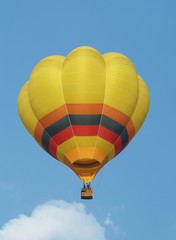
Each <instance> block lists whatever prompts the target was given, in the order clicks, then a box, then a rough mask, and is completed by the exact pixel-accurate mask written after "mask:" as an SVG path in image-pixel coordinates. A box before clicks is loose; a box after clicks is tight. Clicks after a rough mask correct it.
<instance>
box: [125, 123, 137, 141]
mask: <svg viewBox="0 0 176 240" xmlns="http://www.w3.org/2000/svg"><path fill="white" fill-rule="evenodd" d="M126 129H127V132H128V137H129V140H128V142H130V141H131V139H132V138H133V137H134V135H135V128H134V125H133V122H132V120H130V121H129V123H128V124H127V126H126Z"/></svg>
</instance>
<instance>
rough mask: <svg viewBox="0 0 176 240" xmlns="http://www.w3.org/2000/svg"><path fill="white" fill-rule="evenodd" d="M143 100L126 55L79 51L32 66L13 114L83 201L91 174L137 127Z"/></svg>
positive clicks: (146, 98) (142, 114) (145, 103)
mask: <svg viewBox="0 0 176 240" xmlns="http://www.w3.org/2000/svg"><path fill="white" fill-rule="evenodd" d="M149 102H150V98H149V92H148V88H147V86H146V84H145V82H144V81H143V80H142V78H141V77H140V76H138V75H137V72H136V69H135V67H134V65H133V63H132V62H131V61H130V60H129V59H128V58H127V57H126V56H124V55H122V54H120V53H114V52H111V53H106V54H104V55H101V54H100V53H99V52H98V51H97V50H95V49H94V48H91V47H79V48H76V49H75V50H73V51H72V52H71V53H70V54H69V55H68V56H67V57H63V56H58V55H56V56H49V57H47V58H44V59H43V60H41V61H40V62H39V63H38V64H37V65H36V66H35V68H34V69H33V71H32V73H31V76H30V79H29V81H28V82H27V83H26V84H25V85H24V86H23V88H22V89H21V92H20V94H19V97H18V111H19V115H20V118H21V120H22V122H23V124H24V126H25V127H26V129H27V130H28V132H29V133H30V134H31V135H32V136H33V137H34V139H35V140H36V141H37V143H38V144H39V145H40V146H41V147H42V148H43V149H44V150H45V151H46V152H48V153H49V154H50V155H51V156H53V157H54V158H55V159H57V160H59V161H60V162H62V163H64V164H65V165H67V166H68V167H69V168H71V169H72V170H73V172H74V173H75V174H76V175H77V176H78V177H79V178H80V179H81V181H82V182H83V183H84V187H83V189H82V192H81V196H82V198H85V199H87V198H92V188H91V187H90V183H91V181H92V180H93V178H94V177H95V175H96V174H97V173H98V172H99V170H100V169H101V168H102V167H103V166H104V165H105V164H106V163H108V162H109V161H110V160H111V159H113V158H114V157H115V156H117V155H118V154H119V153H120V152H121V151H122V150H123V149H124V148H125V147H126V146H127V145H128V144H129V142H130V141H131V140H132V138H133V137H134V136H135V135H136V133H137V132H138V131H139V129H140V128H141V126H142V124H143V122H144V120H145V118H146V116H147V113H148V109H149Z"/></svg>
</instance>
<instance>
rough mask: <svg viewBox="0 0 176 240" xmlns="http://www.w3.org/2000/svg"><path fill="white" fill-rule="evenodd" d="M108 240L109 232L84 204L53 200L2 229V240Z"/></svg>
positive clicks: (13, 220) (0, 235)
mask: <svg viewBox="0 0 176 240" xmlns="http://www.w3.org/2000/svg"><path fill="white" fill-rule="evenodd" d="M82 239H84V240H88V239H89V240H90V239H91V240H105V229H104V228H103V227H102V226H101V225H100V223H99V222H98V221H97V220H96V218H95V217H94V215H93V214H90V213H87V212H86V210H85V206H84V205H83V204H80V203H72V204H71V203H67V202H65V201H51V202H48V203H45V204H42V205H39V206H37V207H36V208H35V209H34V211H33V212H32V214H31V216H29V217H28V216H26V215H20V216H19V217H18V218H15V219H12V220H10V221H9V222H7V223H6V224H5V225H4V226H3V227H2V229H1V230H0V240H82Z"/></svg>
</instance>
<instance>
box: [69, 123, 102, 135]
mask: <svg viewBox="0 0 176 240" xmlns="http://www.w3.org/2000/svg"><path fill="white" fill-rule="evenodd" d="M72 127H73V131H74V134H75V136H97V134H98V128H99V125H91V126H76V125H72Z"/></svg>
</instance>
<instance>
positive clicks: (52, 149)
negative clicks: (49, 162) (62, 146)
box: [49, 138, 57, 159]
mask: <svg viewBox="0 0 176 240" xmlns="http://www.w3.org/2000/svg"><path fill="white" fill-rule="evenodd" d="M56 151H57V144H56V143H55V142H54V141H53V140H52V138H51V139H50V142H49V152H50V154H51V155H52V156H53V157H54V158H56V159H57V156H56Z"/></svg>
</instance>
